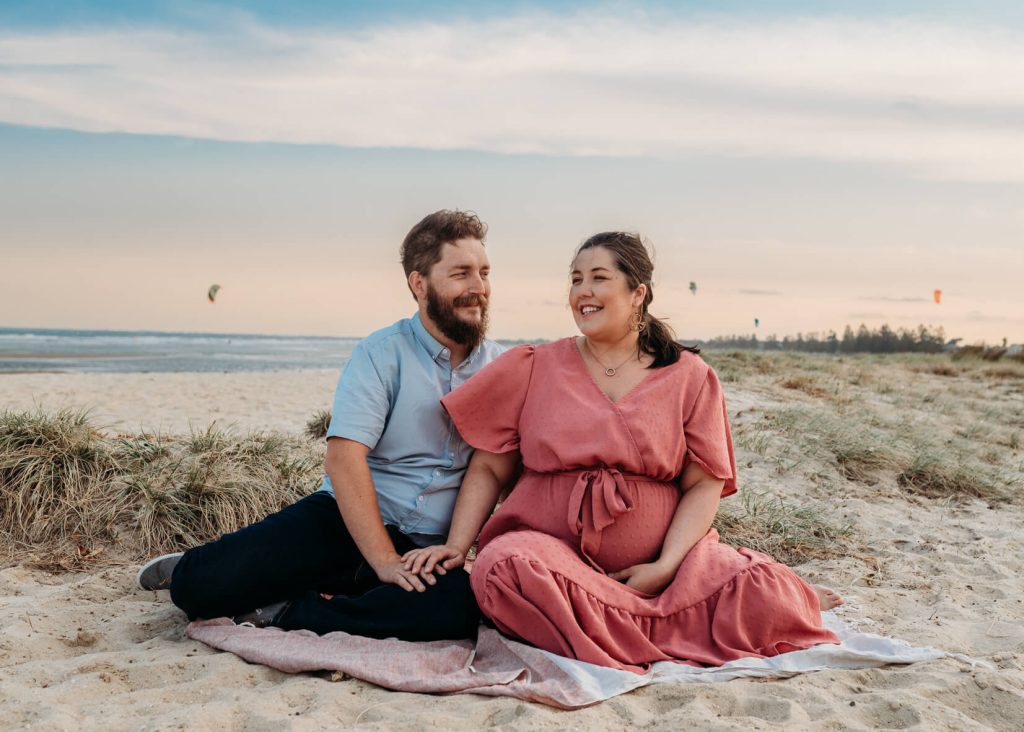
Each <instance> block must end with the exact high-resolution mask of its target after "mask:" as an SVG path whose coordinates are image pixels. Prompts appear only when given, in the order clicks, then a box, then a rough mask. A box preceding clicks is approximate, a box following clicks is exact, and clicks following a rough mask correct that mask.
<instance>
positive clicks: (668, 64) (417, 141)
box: [0, 15, 1024, 182]
mask: <svg viewBox="0 0 1024 732" xmlns="http://www.w3.org/2000/svg"><path fill="white" fill-rule="evenodd" d="M0 69H2V70H3V73H0V121H3V122H8V123H14V124H21V125H30V126H41V127H67V128H72V129H76V130H83V131H92V132H110V131H119V132H132V133H145V134H171V135H182V136H188V137H197V138H209V139H218V140H236V141H274V142H290V143H321V144H334V145H345V146H356V147H413V148H427V149H473V150H486V151H493V152H499V153H538V154H548V155H569V156H581V155H602V156H641V157H656V158H675V157H680V156H685V155H693V154H702V155H706V154H713V155H731V156H762V157H780V158H809V159H823V160H832V161H847V162H863V163H870V164H890V165H897V166H901V167H902V168H904V169H906V170H908V171H909V172H911V173H912V174H914V175H918V176H923V177H930V178H940V179H957V180H976V181H1011V182H1021V181H1024V135H1022V134H1021V133H1020V129H1021V122H1022V121H1024V84H1021V83H1020V79H1022V78H1024V34H1022V33H1019V32H1015V31H1010V30H986V29H981V28H973V29H968V28H954V27H950V26H943V25H936V24H925V23H922V22H920V21H912V20H890V21H875V22H870V23H869V22H866V21H854V20H799V19H797V20H793V19H790V20H785V21H776V22H764V21H759V22H756V23H755V22H752V21H741V20H735V21H732V22H729V23H726V22H717V23H709V22H698V21H692V20H677V21H673V22H659V23H653V22H651V21H650V20H647V19H644V18H643V17H642V16H631V17H629V18H618V17H612V16H609V15H602V16H593V15H580V16H578V17H554V16H546V15H527V16H521V17H518V18H516V19H512V20H504V21H498V20H486V21H480V22H460V23H450V24H431V23H424V22H418V23H411V24H406V25H396V26H378V27H370V28H364V29H361V30H353V31H346V30H343V29H341V30H339V29H303V30H296V29H275V28H272V27H269V26H267V25H265V24H261V23H258V22H255V21H252V20H247V21H237V22H235V23H234V24H233V25H232V26H231V28H230V29H227V30H224V29H223V28H222V29H219V30H216V31H207V32H199V31H170V30H166V29H159V28H131V29H122V30H104V29H83V30H77V31H67V30H58V31H36V32H32V33H28V32H21V33H6V34H0Z"/></svg>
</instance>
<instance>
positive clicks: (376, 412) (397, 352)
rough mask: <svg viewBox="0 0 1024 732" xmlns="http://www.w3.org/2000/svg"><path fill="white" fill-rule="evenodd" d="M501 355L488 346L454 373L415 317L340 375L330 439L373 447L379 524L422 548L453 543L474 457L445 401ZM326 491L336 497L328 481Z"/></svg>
mask: <svg viewBox="0 0 1024 732" xmlns="http://www.w3.org/2000/svg"><path fill="white" fill-rule="evenodd" d="M502 350H503V348H502V347H501V346H500V345H498V344H497V343H495V342H493V341H487V340H485V341H484V342H483V343H481V344H480V345H479V346H477V347H476V348H475V349H474V350H473V351H472V353H470V354H469V357H468V358H466V360H464V361H463V362H462V363H460V364H459V365H458V366H456V367H455V368H454V369H453V368H452V364H451V360H450V359H451V353H450V352H449V350H448V349H447V348H445V347H444V346H443V345H442V344H441V343H438V341H437V340H436V339H435V338H434V337H433V336H431V335H430V334H429V333H428V332H427V329H426V328H424V327H423V323H422V322H420V317H419V314H418V313H417V314H416V315H414V316H413V317H411V318H408V319H407V320H399V321H398V322H397V323H395V324H394V325H391V326H389V327H387V328H384V329H382V330H378V331H376V332H375V333H371V334H370V335H368V336H367V337H366V338H364V339H363V340H361V341H360V342H359V343H358V344H357V345H356V347H355V349H354V350H353V351H352V357H351V358H350V359H349V362H348V363H347V364H346V365H345V368H344V370H343V371H342V372H341V379H340V380H339V381H338V388H337V391H336V392H335V395H334V408H333V413H332V416H331V424H330V427H329V428H328V429H327V436H328V437H344V438H346V439H349V440H355V441H356V442H361V443H362V444H364V445H366V446H367V447H368V448H370V452H369V455H368V456H367V460H368V462H369V464H370V473H371V474H372V476H373V485H374V487H375V488H376V490H377V501H378V503H379V504H380V513H381V517H382V518H383V519H384V523H385V524H389V525H392V526H396V527H398V529H399V530H400V531H401V532H402V533H404V534H408V535H409V536H410V537H411V538H412V539H413V541H415V542H416V543H417V544H420V545H427V544H431V543H435V542H437V541H438V540H440V539H443V537H445V536H447V534H448V529H449V527H450V526H451V520H452V512H453V511H454V510H455V498H456V495H457V493H458V489H459V486H460V485H461V483H462V476H463V475H464V474H465V472H466V465H467V464H468V463H469V457H470V455H471V454H472V452H473V448H471V447H470V446H469V445H467V444H466V442H465V441H464V440H463V439H462V438H461V437H460V436H459V433H458V432H457V431H456V430H455V427H454V425H453V424H452V421H451V419H449V418H448V414H447V412H445V411H444V408H443V407H442V406H441V397H443V396H445V395H446V394H448V392H450V391H451V390H452V389H454V388H455V387H457V386H459V385H460V384H462V383H463V382H464V381H465V380H466V379H468V378H469V377H470V376H472V375H473V374H475V373H476V372H477V371H479V370H480V369H481V368H482V367H483V366H485V365H486V364H488V363H490V362H491V361H492V360H494V359H495V358H496V357H497V356H498V355H499V354H500V353H501V352H502ZM320 490H324V491H329V492H330V493H332V494H333V493H334V488H333V487H332V486H331V480H330V478H328V477H327V476H326V475H325V476H324V481H323V485H322V486H321V488H320Z"/></svg>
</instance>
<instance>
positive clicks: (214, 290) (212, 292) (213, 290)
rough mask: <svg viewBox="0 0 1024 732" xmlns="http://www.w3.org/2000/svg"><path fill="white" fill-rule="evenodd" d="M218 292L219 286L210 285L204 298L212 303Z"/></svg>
mask: <svg viewBox="0 0 1024 732" xmlns="http://www.w3.org/2000/svg"><path fill="white" fill-rule="evenodd" d="M219 290H220V285H210V289H209V290H207V292H206V297H207V298H208V299H209V300H210V302H214V301H215V300H216V299H217V292H218V291H219Z"/></svg>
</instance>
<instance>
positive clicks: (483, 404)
mask: <svg viewBox="0 0 1024 732" xmlns="http://www.w3.org/2000/svg"><path fill="white" fill-rule="evenodd" d="M533 351H534V348H533V346H530V345H524V346H516V347H515V348H512V349H510V350H508V351H506V352H505V353H503V354H502V355H500V356H499V357H498V358H496V359H495V360H494V361H492V362H491V363H489V364H488V365H487V366H484V367H483V368H482V369H480V371H478V372H477V373H476V374H474V375H473V376H471V377H470V378H469V380H468V381H467V382H466V383H465V384H463V385H462V386H460V387H459V388H457V389H454V390H453V391H452V392H451V393H450V394H448V395H447V396H446V397H444V399H442V400H441V404H442V405H443V406H444V408H445V409H446V410H447V411H448V415H449V416H450V417H451V418H452V422H454V423H455V428H456V429H457V430H458V431H459V434H460V435H462V439H464V440H465V441H466V442H467V443H469V444H470V445H471V446H473V447H475V448H477V449H479V450H486V451H487V452H511V451H512V450H516V449H518V448H519V418H520V416H521V415H522V413H523V404H524V403H525V402H526V394H527V392H528V391H529V388H530V377H531V376H532V374H533Z"/></svg>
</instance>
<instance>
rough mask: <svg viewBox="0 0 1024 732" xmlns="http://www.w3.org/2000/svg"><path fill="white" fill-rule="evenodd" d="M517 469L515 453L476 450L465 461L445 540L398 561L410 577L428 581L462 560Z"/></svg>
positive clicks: (415, 550) (517, 463)
mask: <svg viewBox="0 0 1024 732" xmlns="http://www.w3.org/2000/svg"><path fill="white" fill-rule="evenodd" d="M518 466H519V451H518V450H514V451H512V452H506V453H493V452H485V451H484V450H477V451H476V452H474V453H473V457H472V458H471V459H470V461H469V467H468V468H467V469H466V475H465V477H464V478H463V479H462V487H461V488H459V497H458V498H457V499H455V513H454V514H453V516H452V525H451V529H450V531H449V532H448V540H447V541H446V542H445V543H444V544H441V545H436V546H430V547H423V548H420V549H413V550H412V551H410V552H406V554H405V556H403V557H402V559H403V560H404V561H405V568H406V569H407V570H409V571H411V572H412V573H413V574H414V575H416V574H419V575H420V576H422V577H424V578H427V579H428V581H429V578H430V577H432V576H433V572H435V571H437V572H438V573H439V574H444V573H445V572H446V571H447V570H449V569H455V568H456V567H460V566H462V565H463V564H464V563H465V561H466V553H467V552H469V549H470V547H472V546H473V542H475V541H476V537H477V534H479V533H480V528H481V527H482V526H483V525H484V522H485V521H486V520H487V518H488V517H489V516H490V515H491V512H492V511H493V510H494V506H495V504H496V503H497V502H498V496H499V494H500V493H501V491H502V489H503V488H507V487H508V486H510V485H511V483H512V481H513V479H514V478H515V477H516V473H517V470H516V468H517V467H518Z"/></svg>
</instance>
